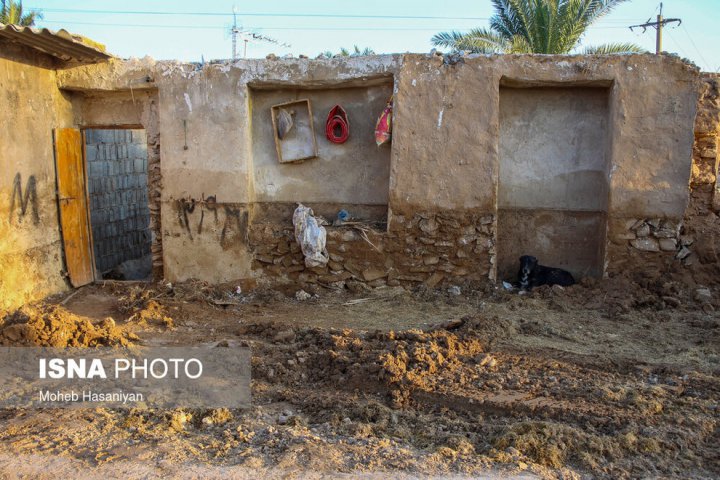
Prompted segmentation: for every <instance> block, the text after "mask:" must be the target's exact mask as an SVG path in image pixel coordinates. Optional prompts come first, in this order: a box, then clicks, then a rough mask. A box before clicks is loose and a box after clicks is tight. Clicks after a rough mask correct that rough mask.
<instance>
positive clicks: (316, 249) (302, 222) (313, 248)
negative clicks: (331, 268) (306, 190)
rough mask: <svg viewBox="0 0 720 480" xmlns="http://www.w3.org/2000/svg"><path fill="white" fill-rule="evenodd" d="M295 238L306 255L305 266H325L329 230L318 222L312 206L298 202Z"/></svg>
mask: <svg viewBox="0 0 720 480" xmlns="http://www.w3.org/2000/svg"><path fill="white" fill-rule="evenodd" d="M293 226H294V227H295V240H296V241H297V242H298V245H300V248H301V250H302V253H303V255H305V266H306V267H308V268H313V267H324V266H325V265H327V262H328V260H329V255H328V252H327V249H326V248H325V243H326V238H327V232H326V231H325V228H324V227H322V226H320V225H319V224H318V221H317V219H316V218H315V217H314V216H313V211H312V209H311V208H308V207H306V206H304V205H303V204H302V203H299V204H298V207H297V208H296V209H295V213H294V214H293Z"/></svg>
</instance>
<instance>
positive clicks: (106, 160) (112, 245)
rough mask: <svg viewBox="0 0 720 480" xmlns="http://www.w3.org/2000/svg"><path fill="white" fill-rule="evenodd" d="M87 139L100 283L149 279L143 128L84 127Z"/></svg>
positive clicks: (88, 182) (86, 146)
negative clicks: (102, 280) (110, 280)
mask: <svg viewBox="0 0 720 480" xmlns="http://www.w3.org/2000/svg"><path fill="white" fill-rule="evenodd" d="M84 141H85V148H84V150H85V159H86V168H87V193H88V199H89V211H90V227H91V231H92V243H93V252H94V257H95V271H96V272H97V273H96V275H97V279H98V280H100V279H114V280H150V279H151V276H152V256H151V249H150V248H151V244H152V234H151V230H150V210H149V207H148V152H147V137H146V134H145V130H144V129H86V130H84Z"/></svg>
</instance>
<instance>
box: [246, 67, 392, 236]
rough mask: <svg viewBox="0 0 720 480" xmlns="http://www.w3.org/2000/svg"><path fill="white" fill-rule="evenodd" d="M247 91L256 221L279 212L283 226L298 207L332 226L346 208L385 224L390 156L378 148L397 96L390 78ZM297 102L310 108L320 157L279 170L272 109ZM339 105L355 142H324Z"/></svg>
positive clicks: (385, 149)
mask: <svg viewBox="0 0 720 480" xmlns="http://www.w3.org/2000/svg"><path fill="white" fill-rule="evenodd" d="M249 90H250V92H249V101H250V108H251V111H252V129H251V135H252V155H253V177H254V183H255V184H254V189H255V199H256V209H255V211H256V215H259V216H260V217H262V216H264V213H266V214H267V215H271V212H275V214H276V215H279V216H282V217H283V218H276V220H283V221H284V220H286V218H285V217H287V215H288V212H292V209H293V208H294V206H295V204H296V203H297V202H301V203H304V204H306V205H309V206H312V207H313V209H314V210H315V213H316V214H320V215H323V216H325V217H327V218H334V216H335V215H336V214H337V212H338V210H339V209H341V208H344V209H346V210H348V212H350V214H351V215H352V216H354V217H356V218H360V219H364V220H372V221H378V222H384V221H386V220H387V205H388V196H389V183H390V152H391V149H390V146H389V145H383V146H381V147H378V146H377V145H376V143H375V136H374V132H375V123H376V122H377V119H378V117H379V116H380V114H381V113H382V111H383V109H384V108H385V104H386V103H387V100H388V99H389V98H390V96H391V95H392V92H393V78H392V77H385V78H381V79H372V80H369V81H354V82H352V83H348V84H341V85H335V84H333V85H329V86H313V87H304V86H303V87H301V88H300V87H299V88H292V87H287V86H277V85H264V84H262V85H252V86H251V87H250V89H249ZM299 99H308V100H309V101H310V104H311V106H312V117H313V118H312V122H313V125H314V130H315V139H316V141H317V151H318V154H317V157H315V158H310V159H307V160H303V161H300V162H296V163H280V162H279V161H278V155H277V151H276V145H275V136H274V133H273V123H272V117H271V108H272V106H273V105H279V104H284V103H286V102H292V101H295V100H299ZM335 105H340V106H342V107H343V108H344V109H345V111H346V112H347V116H348V123H349V126H350V128H349V130H350V136H349V138H348V140H347V141H346V142H345V143H342V144H336V143H332V142H330V141H329V140H328V139H327V138H326V135H325V124H326V120H327V115H328V112H329V111H330V110H331V109H332V108H333V107H334V106H335ZM303 132H305V130H303ZM290 135H292V133H291V134H290ZM263 204H265V205H267V207H268V208H263ZM269 204H273V205H269ZM258 207H259V208H258ZM277 207H280V208H277Z"/></svg>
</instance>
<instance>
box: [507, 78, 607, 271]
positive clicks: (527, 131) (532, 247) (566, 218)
mask: <svg viewBox="0 0 720 480" xmlns="http://www.w3.org/2000/svg"><path fill="white" fill-rule="evenodd" d="M608 104H609V100H608V90H607V89H606V88H580V87H568V88H501V89H500V181H499V185H498V244H499V245H500V246H501V248H499V250H498V276H499V278H502V279H512V278H514V276H515V274H516V273H517V271H518V268H519V262H518V259H519V257H520V256H521V255H533V256H535V257H537V258H538V259H539V261H540V263H542V264H545V265H551V266H553V267H560V268H564V269H566V270H569V271H570V272H571V273H572V274H573V275H574V276H575V277H576V278H582V277H585V276H590V277H599V276H602V274H603V269H604V249H605V239H606V230H607V227H606V224H607V204H608V190H609V185H608V175H609V172H608V153H607V146H608V144H609V140H608V108H609V107H608Z"/></svg>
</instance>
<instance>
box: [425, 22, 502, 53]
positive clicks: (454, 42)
mask: <svg viewBox="0 0 720 480" xmlns="http://www.w3.org/2000/svg"><path fill="white" fill-rule="evenodd" d="M430 41H431V42H432V44H433V45H434V46H436V47H446V48H450V49H452V50H453V51H463V50H466V51H469V52H472V53H500V52H504V51H505V50H506V48H507V46H508V41H507V40H506V39H505V38H503V37H502V36H500V35H498V34H496V33H494V32H491V31H490V30H487V29H485V28H474V29H472V30H470V31H469V32H467V33H460V32H441V33H437V34H435V35H433V37H432V39H431V40H430Z"/></svg>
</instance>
